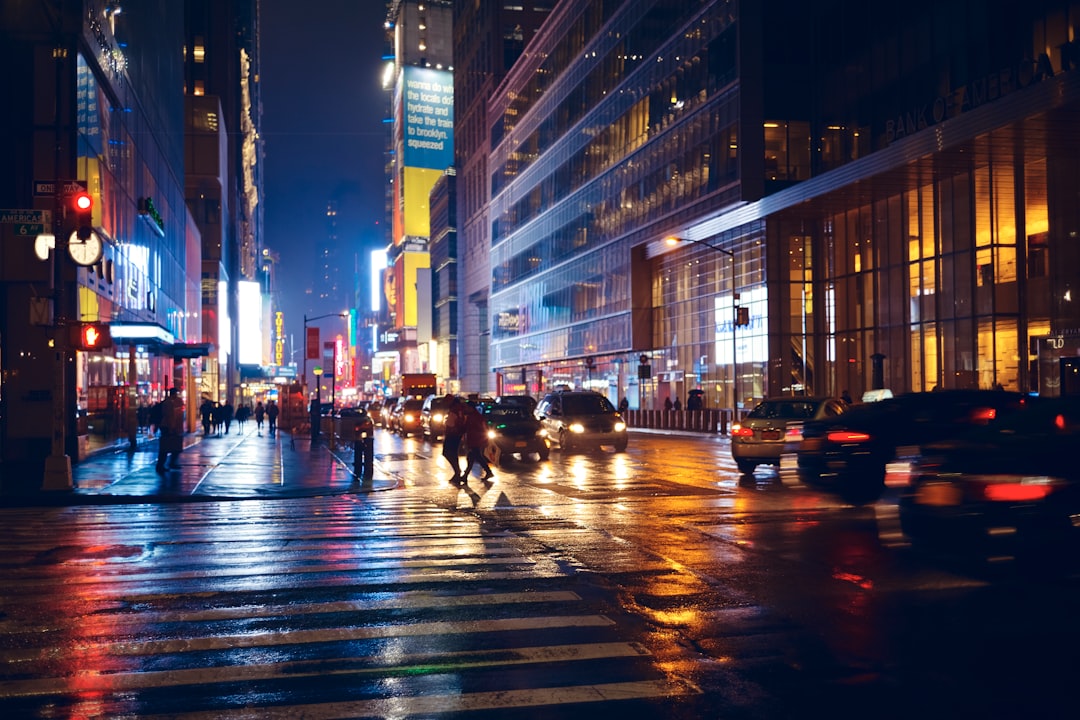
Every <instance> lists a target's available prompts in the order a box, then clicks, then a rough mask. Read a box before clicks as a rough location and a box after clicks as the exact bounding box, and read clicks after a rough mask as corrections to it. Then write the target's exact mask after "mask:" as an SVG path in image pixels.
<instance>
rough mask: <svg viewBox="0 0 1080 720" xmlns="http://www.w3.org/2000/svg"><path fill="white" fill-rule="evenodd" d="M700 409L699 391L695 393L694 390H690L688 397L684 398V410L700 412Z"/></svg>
mask: <svg viewBox="0 0 1080 720" xmlns="http://www.w3.org/2000/svg"><path fill="white" fill-rule="evenodd" d="M701 407H702V402H701V392H700V391H698V392H695V391H694V390H691V391H690V395H688V396H687V398H686V409H687V410H700V409H701Z"/></svg>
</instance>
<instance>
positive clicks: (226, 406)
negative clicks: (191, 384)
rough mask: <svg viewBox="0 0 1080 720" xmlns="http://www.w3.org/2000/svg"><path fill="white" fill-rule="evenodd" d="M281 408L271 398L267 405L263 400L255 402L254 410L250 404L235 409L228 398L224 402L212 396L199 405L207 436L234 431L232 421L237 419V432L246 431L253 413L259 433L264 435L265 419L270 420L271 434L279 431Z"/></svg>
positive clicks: (204, 431)
mask: <svg viewBox="0 0 1080 720" xmlns="http://www.w3.org/2000/svg"><path fill="white" fill-rule="evenodd" d="M278 413H279V408H278V405H277V403H276V402H274V401H273V400H270V401H269V402H268V403H267V404H266V405H265V406H264V405H263V404H262V401H259V402H257V403H256V404H255V409H254V410H252V408H251V406H250V405H241V406H240V407H239V408H237V409H236V411H235V412H234V411H233V406H232V403H230V402H229V401H228V400H226V401H225V402H224V403H216V402H214V401H213V400H211V399H210V398H205V399H204V400H203V401H202V404H201V405H200V406H199V417H200V418H201V420H202V428H203V435H204V436H205V437H220V436H222V435H228V434H229V433H231V432H232V422H233V420H236V425H237V432H238V433H239V434H241V435H243V433H244V423H246V422H247V421H248V420H249V419H250V418H251V416H252V415H254V416H255V427H256V428H257V430H258V433H259V435H262V428H263V422H264V420H267V419H268V420H269V421H270V435H271V436H273V435H275V434H276V433H277V418H278Z"/></svg>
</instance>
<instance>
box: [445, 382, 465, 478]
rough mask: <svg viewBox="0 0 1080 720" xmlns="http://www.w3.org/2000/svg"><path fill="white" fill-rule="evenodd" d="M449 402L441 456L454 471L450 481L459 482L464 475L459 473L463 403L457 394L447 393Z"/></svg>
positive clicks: (463, 418) (463, 426)
mask: <svg viewBox="0 0 1080 720" xmlns="http://www.w3.org/2000/svg"><path fill="white" fill-rule="evenodd" d="M446 397H448V398H449V399H450V404H449V405H448V406H447V408H446V426H445V429H444V431H443V448H442V456H443V457H444V458H446V461H447V462H448V463H450V469H451V470H453V471H454V477H452V478H450V482H452V483H460V482H461V481H462V480H463V479H464V477H463V476H462V474H461V462H460V460H459V459H458V458H459V457H460V456H461V436H462V435H464V434H465V404H464V403H463V402H461V398H459V397H458V396H457V395H447V396H446Z"/></svg>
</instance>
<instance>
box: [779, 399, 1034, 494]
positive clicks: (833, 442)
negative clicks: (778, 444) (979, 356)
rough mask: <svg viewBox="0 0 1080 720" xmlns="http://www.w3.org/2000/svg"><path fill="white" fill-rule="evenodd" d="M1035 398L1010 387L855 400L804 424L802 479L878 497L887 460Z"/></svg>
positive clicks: (986, 421)
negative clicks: (840, 410) (832, 414)
mask: <svg viewBox="0 0 1080 720" xmlns="http://www.w3.org/2000/svg"><path fill="white" fill-rule="evenodd" d="M1031 401H1034V399H1033V398H1031V397H1030V396H1028V395H1024V394H1022V393H1018V392H1008V391H1005V390H941V391H931V392H917V393H907V394H903V395H898V396H896V397H893V398H888V399H885V400H880V401H878V402H873V403H865V404H861V405H855V406H852V407H851V408H850V409H848V411H847V412H845V413H843V414H841V415H838V416H835V417H830V418H823V419H817V420H808V421H806V422H805V423H804V424H803V428H802V441H801V442H800V443H799V449H798V460H797V463H798V477H799V481H800V482H802V483H804V484H806V485H809V486H811V487H814V488H817V489H820V490H824V491H826V492H829V493H831V494H835V495H837V496H839V497H840V498H841V499H842V500H844V501H845V502H848V503H850V504H852V505H866V504H869V503H873V502H876V501H877V500H878V499H879V498H880V497H881V495H882V493H883V492H884V490H885V471H886V466H888V465H890V464H891V463H894V462H896V461H897V460H900V461H901V462H903V461H904V460H905V458H907V457H908V456H910V455H911V454H912V453H913V452H914V451H916V450H917V446H918V445H919V444H921V443H926V442H930V441H934V440H944V439H948V438H952V437H955V436H957V435H958V434H960V433H961V432H963V431H964V430H966V429H967V428H970V427H972V426H976V425H987V424H990V423H993V422H994V419H995V418H996V417H997V416H998V415H999V414H1000V413H1004V412H1007V411H1010V410H1015V409H1017V408H1019V407H1020V406H1022V405H1023V404H1024V403H1027V402H1031Z"/></svg>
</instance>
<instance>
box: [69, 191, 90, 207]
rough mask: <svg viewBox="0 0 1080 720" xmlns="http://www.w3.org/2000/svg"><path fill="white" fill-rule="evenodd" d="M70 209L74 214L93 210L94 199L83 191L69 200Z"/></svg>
mask: <svg viewBox="0 0 1080 720" xmlns="http://www.w3.org/2000/svg"><path fill="white" fill-rule="evenodd" d="M71 207H73V208H74V209H75V211H76V212H90V211H91V210H93V209H94V198H93V197H92V196H91V195H90V193H88V192H86V191H85V190H83V191H82V192H77V193H75V195H74V196H73V197H72V199H71Z"/></svg>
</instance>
